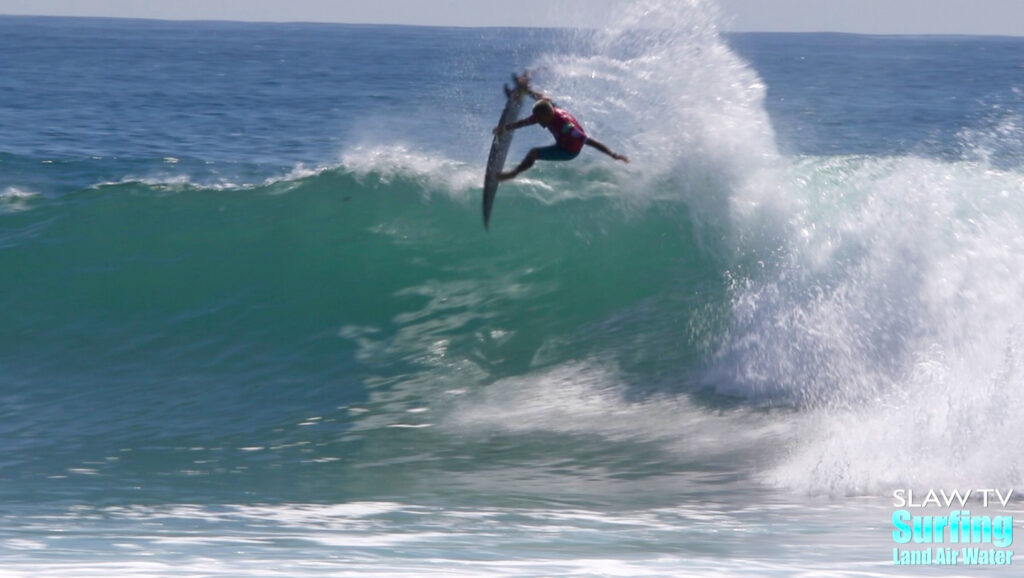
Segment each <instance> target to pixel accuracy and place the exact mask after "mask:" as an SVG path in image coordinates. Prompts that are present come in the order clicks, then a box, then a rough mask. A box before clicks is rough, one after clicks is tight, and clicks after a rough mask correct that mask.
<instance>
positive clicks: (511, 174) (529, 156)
mask: <svg viewBox="0 0 1024 578" xmlns="http://www.w3.org/2000/svg"><path fill="white" fill-rule="evenodd" d="M538 150H539V149H530V152H528V153H526V158H524V159H523V162H521V163H519V166H518V167H516V168H514V169H512V170H511V171H508V172H505V173H498V180H499V181H507V180H509V179H514V178H516V176H517V175H519V173H521V172H523V171H526V170H529V169H530V167H532V166H533V163H535V162H537V151H538Z"/></svg>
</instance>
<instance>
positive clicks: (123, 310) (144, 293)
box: [0, 2, 1024, 496]
mask: <svg viewBox="0 0 1024 578" xmlns="http://www.w3.org/2000/svg"><path fill="white" fill-rule="evenodd" d="M707 6H708V5H707V3H702V2H690V3H676V2H636V3H631V4H629V5H628V6H625V7H617V8H616V11H617V12H616V14H615V16H614V18H615V19H616V21H617V22H620V23H621V24H620V25H615V26H608V27H605V28H604V29H602V30H601V31H600V32H596V33H592V32H586V33H585V32H580V33H579V43H578V45H577V51H576V52H574V53H570V54H568V55H567V54H558V55H549V56H544V57H541V58H540V59H539V61H538V62H537V63H536V65H537V66H536V67H535V68H537V69H538V74H537V82H538V83H542V84H543V85H544V86H545V87H546V88H548V89H549V90H550V92H551V93H552V95H553V96H554V97H555V98H556V100H558V101H559V102H563V103H565V104H566V105H567V106H568V107H569V108H571V109H573V110H574V112H575V111H579V113H578V114H577V116H578V117H579V118H580V119H581V120H582V121H583V123H584V124H585V125H586V126H587V127H588V129H589V130H590V131H591V132H592V133H593V134H594V135H596V136H598V137H599V138H601V139H602V140H604V141H605V142H607V143H608V144H609V145H611V146H612V147H613V148H622V149H624V150H628V151H630V152H631V156H632V157H633V160H634V162H633V164H632V165H630V166H629V167H628V168H625V169H621V170H620V168H619V167H617V166H616V167H611V168H610V167H609V165H608V164H607V163H604V162H602V159H600V158H593V157H591V158H587V159H582V160H580V161H577V162H575V163H571V164H569V165H545V166H541V167H538V168H536V169H534V171H532V172H531V173H529V174H528V178H526V179H523V180H517V181H516V182H513V183H509V184H505V185H503V186H502V189H501V192H500V193H499V196H498V200H497V204H496V208H495V213H494V219H493V221H492V227H491V231H490V232H489V233H488V232H485V231H484V230H483V227H482V223H481V215H480V204H479V197H478V194H477V191H478V188H477V187H478V186H479V184H480V182H481V181H482V175H481V173H480V169H479V167H476V166H475V165H473V164H471V163H467V162H464V161H459V160H453V159H450V158H446V157H441V156H438V155H435V154H431V153H429V152H424V151H423V150H421V149H417V148H412V147H408V146H406V147H403V146H400V145H388V146H374V145H373V144H369V143H362V144H361V145H359V146H351V147H349V148H347V149H345V150H344V151H343V152H342V154H341V155H340V157H339V160H338V161H337V162H336V163H334V164H327V165H322V166H315V167H308V166H305V165H298V166H295V167H292V168H291V169H287V170H283V171H282V170H278V172H276V173H274V174H271V175H267V174H265V172H266V171H265V168H263V167H261V168H260V169H261V170H259V171H255V170H254V171H246V170H237V171H232V174H231V175H229V176H224V175H219V176H218V175H215V174H213V173H211V172H195V170H194V169H195V168H196V167H198V166H200V164H201V162H200V161H195V162H193V161H194V159H193V160H187V159H186V160H184V161H182V160H179V159H173V162H172V161H171V160H168V159H160V160H159V161H158V163H159V166H160V170H159V171H155V170H153V171H151V172H148V173H147V172H145V171H143V172H138V170H139V167H136V166H129V167H124V166H122V165H120V164H110V165H104V166H103V167H102V170H95V171H92V172H89V174H90V175H91V178H92V179H93V180H92V181H90V182H89V183H88V185H85V184H83V185H82V186H79V187H77V188H76V189H75V190H74V191H73V192H65V191H62V190H57V192H56V193H54V194H36V195H26V194H23V193H22V192H19V191H23V189H15V188H9V189H4V191H5V192H3V193H2V194H0V219H2V221H0V223H2V229H0V248H2V251H0V268H2V269H3V270H5V271H15V272H16V273H17V274H16V275H10V276H5V277H4V281H2V282H0V306H2V307H3V308H4V310H5V311H8V312H11V315H10V317H9V319H8V321H7V327H8V331H7V332H6V333H5V334H4V335H3V337H2V341H0V350H3V351H4V352H5V353H4V356H5V361H6V363H7V365H8V367H9V374H8V377H7V378H6V379H7V382H8V383H9V384H11V388H10V389H11V390H12V391H13V392H14V393H12V396H13V398H17V399H21V400H30V401H32V403H38V405H40V406H46V404H45V403H43V402H44V401H45V402H52V400H53V399H60V397H61V395H62V394H63V392H64V390H62V389H61V388H62V387H66V388H70V389H72V390H73V393H74V395H73V396H71V397H72V398H73V399H75V400H76V401H77V402H78V403H77V405H76V407H73V408H67V407H66V408H64V409H65V410H66V412H67V416H66V419H67V421H68V422H69V423H73V424H75V428H73V429H74V431H77V432H79V436H78V437H79V439H80V441H78V442H77V443H79V444H85V445H86V446H87V445H88V444H89V443H95V444H104V443H109V442H108V441H106V440H107V439H108V438H112V439H116V440H131V439H136V440H138V439H143V440H144V441H145V443H148V444H154V443H156V442H154V441H153V440H157V441H159V442H160V443H161V444H164V445H165V446H168V447H175V448H179V447H185V448H187V447H189V444H192V445H195V446H197V447H200V448H206V450H203V452H201V453H203V454H204V455H206V454H208V453H214V454H215V453H216V452H214V451H213V450H212V449H210V448H214V447H221V446H223V447H230V448H235V449H237V452H236V455H234V457H232V458H231V459H223V460H222V462H223V461H226V462H229V463H230V464H231V465H238V464H244V467H251V468H257V467H259V463H260V461H259V459H260V458H259V456H261V455H267V454H271V455H273V456H276V458H277V459H271V458H266V460H267V461H268V462H276V463H278V464H280V463H282V462H284V463H306V462H304V461H303V460H310V459H312V460H328V461H330V460H342V458H340V457H338V456H339V455H345V456H348V455H354V456H355V457H346V458H344V459H345V460H362V462H361V463H360V467H364V466H366V465H367V464H371V465H374V466H380V467H387V466H388V465H391V464H394V463H396V459H398V458H397V457H396V456H398V455H399V454H400V455H401V456H402V458H401V459H403V460H404V459H406V457H408V456H412V457H408V460H409V461H410V462H417V461H418V462H421V463H427V462H431V463H432V462H433V461H435V460H438V461H442V462H443V463H444V465H443V466H437V471H438V472H442V473H438V475H439V476H440V475H443V472H444V471H445V468H446V467H447V466H451V467H452V468H453V469H456V470H457V469H458V464H459V463H461V462H459V460H460V459H461V458H460V457H458V456H456V457H452V455H454V454H458V453H459V449H460V448H465V447H466V445H467V444H469V445H471V444H473V443H476V441H475V440H476V439H477V438H479V437H481V436H483V437H486V436H498V437H500V436H503V435H512V436H518V437H517V441H519V442H522V444H521V445H523V446H528V447H527V448H526V449H522V450H521V451H523V452H525V453H526V454H530V455H531V456H534V455H538V456H539V455H540V454H544V455H545V456H547V452H548V450H549V449H550V448H549V445H548V444H549V438H550V436H568V437H570V438H572V439H574V440H577V441H579V440H581V439H582V440H584V441H583V442H581V444H583V447H584V450H585V451H584V450H581V451H583V453H584V454H585V456H584V457H583V458H580V459H584V460H586V459H589V460H590V461H589V462H587V464H586V465H587V466H590V467H593V468H594V469H599V467H600V466H599V465H598V464H603V463H613V464H617V465H618V466H621V469H624V470H630V469H633V470H634V472H641V473H645V474H650V475H652V476H653V475H657V471H656V470H659V469H664V468H670V469H671V468H694V469H701V468H707V469H715V468H719V470H718V471H725V470H728V469H729V468H736V469H745V468H749V469H754V470H756V472H755V473H754V474H752V475H751V477H752V478H755V479H757V480H758V481H761V482H766V483H770V484H777V485H781V486H783V487H787V488H796V489H799V490H801V491H806V492H809V493H839V494H844V493H849V494H858V493H872V492H877V491H879V490H880V489H885V488H887V487H888V486H889V485H892V484H926V483H934V484H952V485H955V484H967V483H981V484H987V485H988V486H991V485H992V484H1004V485H1013V484H1016V483H1018V482H1020V481H1021V476H1022V469H1024V463H1022V457H1021V455H1020V453H1019V451H1018V450H1016V449H1014V448H1013V447H1011V446H1010V445H1008V444H1005V443H1002V442H1003V441H1004V440H1006V439H1014V438H1015V437H1020V434H1021V433H1024V432H1022V431H1021V426H1020V425H1019V424H1020V423H1024V420H1022V418H1024V403H1022V402H1021V401H1020V400H1021V399H1024V396H1022V395H1021V393H1022V392H1021V391H1020V388H1021V383H1024V381H1022V380H1021V376H1020V375H1019V374H1020V371H1021V370H1020V368H1021V366H1022V362H1024V359H1022V358H1021V354H1020V345H1021V341H1020V328H1021V327H1022V326H1024V325H1022V324H1024V317H1022V316H1021V314H1020V313H1018V308H1016V307H1015V305H1016V301H1017V300H1018V299H1019V296H1020V295H1021V294H1022V293H1024V274H1022V273H1021V271H1024V262H1022V257H1021V255H1024V246H1022V243H1024V241H1022V239H1024V206H1022V203H1021V200H1020V198H1019V192H1020V191H1021V190H1024V175H1022V174H1021V172H1020V170H1019V168H1017V167H1016V165H1014V164H1013V163H1012V162H1009V161H1007V159H1012V158H1015V157H1014V153H1013V151H1014V150H1018V149H1016V148H1014V147H1015V145H1014V143H1013V142H1012V139H1010V138H1003V137H1001V136H1000V134H999V133H991V134H988V133H985V134H984V135H982V134H980V133H973V132H970V131H965V132H964V136H965V139H969V140H970V141H971V142H973V143H979V144H978V146H979V147H980V148H979V151H981V152H979V154H978V155H976V156H974V157H971V158H969V159H964V160H943V159H933V158H925V157H916V156H898V157H871V156H817V157H810V156H809V157H798V158H787V157H785V156H783V155H781V154H780V153H779V152H778V150H777V149H776V147H775V143H774V134H773V130H772V127H771V123H770V122H769V119H768V115H767V113H766V112H765V109H764V103H763V100H764V91H765V87H764V86H763V83H762V82H761V81H760V79H759V78H758V76H757V74H756V73H755V72H754V71H753V70H752V69H750V67H749V66H747V65H746V64H745V63H744V62H743V61H742V60H740V59H739V58H738V57H736V56H735V54H734V53H732V52H731V51H730V50H729V49H728V47H727V46H726V45H725V44H724V43H723V42H722V40H721V39H720V37H719V34H718V31H717V27H716V24H715V17H714V16H713V15H712V16H708V12H707V11H706V10H704V9H705V8H707ZM648 22H656V23H659V27H655V28H649V31H648V32H647V33H645V34H646V35H643V34H640V33H637V32H636V30H637V29H638V28H643V25H644V24H645V23H648ZM665 23H668V24H669V26H664V24H665ZM651 30H653V31H651ZM1008 122H1009V121H1008ZM1007 126H1009V125H1007ZM1007 130H1009V129H1007ZM1009 134H1011V136H1013V135H1014V134H1016V133H1014V132H1013V131H1012V130H1009ZM986 135H987V136H986ZM1014 138H1015V137H1014ZM520 140H521V141H522V142H520V143H519V144H518V145H517V146H520V147H523V146H526V145H527V142H528V141H526V140H523V139H520ZM983 151H995V153H993V154H992V155H990V156H985V155H984V154H982V152H983ZM515 154H518V153H516V152H515V151H514V152H513V155H515ZM996 158H998V162H997V160H993V159H996ZM105 162H108V161H104V160H98V161H97V163H100V164H102V163H105ZM86 164H88V163H86ZM152 166H153V164H152V163H150V164H149V165H145V167H149V168H152ZM67 170H73V171H74V179H73V180H74V181H75V182H82V180H83V178H82V177H81V172H82V168H81V165H80V164H79V165H75V166H74V167H72V168H69V169H67ZM190 171H192V172H190ZM87 172H88V171H87ZM138 174H147V175H149V176H145V177H139V176H125V175H138ZM194 175H199V176H194ZM96 183H99V184H96ZM89 185H91V186H89ZM27 188H28V189H30V190H33V191H35V190H41V191H46V190H47V189H46V188H45V187H27ZM111 368H114V369H113V370H112V369H111ZM55 383H61V384H69V385H62V386H56V385H54V384H55ZM139 383H143V384H150V385H152V384H159V385H160V387H154V388H153V389H155V390H156V391H152V390H148V389H147V390H146V391H141V390H140V388H139V387H138V384H139ZM97 384H101V385H102V387H97ZM47 388H48V389H47ZM19 396H20V397H19ZM39 400H43V401H39ZM25 403H26V404H27V405H29V406H32V403H28V402H25ZM311 406H316V407H318V408H319V407H323V408H326V409H324V410H323V411H319V410H318V411H317V412H316V415H310V414H311V413H313V412H311V410H310V407H311ZM97 408H102V411H97ZM226 408H230V412H228V410H227V409H226ZM226 414H230V415H243V416H245V417H241V418H232V419H227V420H226V419H225V418H224V416H225V415H226ZM46 418H47V416H46V415H39V416H35V417H29V418H24V419H31V420H39V421H38V422H32V423H30V424H29V425H26V426H24V427H26V428H28V429H32V428H37V429H39V428H42V427H43V426H42V425H40V424H42V423H43V422H44V421H46ZM313 418H316V419H313ZM153 424H156V425H153ZM68 428H69V430H68V431H67V432H64V433H69V432H70V431H71V426H68ZM82 431H86V432H91V433H89V434H88V435H82V434H81V432H82ZM409 431H416V432H417V435H418V436H419V437H416V438H415V439H410V438H409V437H406V436H405V435H404V434H406V433H408V432H409ZM196 432H199V433H196ZM735 432H740V433H735ZM57 433H61V432H57ZM538 434H539V435H538ZM48 435H49V434H48ZM446 436H447V437H446ZM42 437H45V436H42ZM197 438H199V439H198V441H197ZM368 439H370V440H372V443H371V442H369V441H367V440H368ZM182 440H184V441H182ZM225 440H227V441H225ZM892 440H899V442H898V443H893V442H892ZM40 443H42V442H40ZM123 443H125V444H126V445H130V444H129V443H128V442H127V441H125V442H123ZM176 444H177V445H176ZM303 444H306V445H308V446H310V447H313V448H316V449H313V450H310V451H311V452H313V455H312V456H309V455H305V454H303V453H302V452H303V451H305V449H303V448H305V447H306V445H303ZM358 444H363V445H360V446H359V450H358V451H353V450H351V448H352V447H353V445H358ZM156 445H160V444H156ZM643 445H653V446H656V447H657V448H658V449H659V450H660V451H661V452H662V453H660V454H658V457H656V458H651V457H650V456H649V455H647V454H644V453H643V452H642V451H637V450H638V446H643ZM595 446H596V447H595ZM82 447H83V446H74V445H70V446H69V447H68V448H67V449H66V451H68V452H74V451H76V450H82ZM160 447H164V446H160ZM470 449H473V448H470ZM531 450H533V451H535V454H531V453H530V452H531ZM97 451H100V450H97ZM175 451H177V450H175ZM86 453H88V452H86ZM179 453H182V454H184V453H187V452H186V450H181V451H180V452H179ZM467 453H470V454H472V453H473V452H471V451H468V450H467ZM218 455H219V454H218ZM417 456H418V457H417ZM636 456H640V457H636ZM764 456H768V457H764ZM446 459H447V460H448V461H444V460H446ZM498 459H499V461H500V459H501V458H498ZM531 459H532V457H531ZM289 460H291V461H289ZM214 461H216V460H214ZM556 461H557V460H556ZM403 463H405V462H403ZM531 463H539V464H544V463H548V462H546V461H544V460H542V459H540V458H539V457H538V458H537V459H536V461H535V462H531ZM695 464H696V465H695ZM709 464H712V465H709ZM735 464H740V466H739V467H737V466H736V465H735ZM950 464H960V465H961V466H962V467H960V468H957V469H953V468H951V467H950ZM139 467H140V468H142V467H143V466H139ZM154 467H155V466H154ZM218 467H219V466H218ZM424 467H426V466H424ZM189 468H190V469H189V471H193V470H195V469H196V467H195V466H189ZM265 468H266V469H265V470H263V471H269V470H271V469H272V467H271V466H265ZM79 469H81V468H79ZM371 469H372V468H371ZM556 469H557V468H556ZM317 472H319V470H317ZM296 475H301V474H296ZM482 475H486V474H482ZM352 476H353V478H359V476H357V475H355V474H352ZM364 476H368V474H366V475H364ZM378 478H379V477H378ZM715 480H716V481H721V479H720V478H715ZM329 481H330V480H328V481H326V482H320V481H316V480H315V477H314V476H312V475H311V476H310V477H308V478H302V482H303V484H306V486H305V487H315V488H321V485H318V484H328V483H329ZM491 482H493V480H490V481H489V482H488V483H491ZM362 483H363V484H364V485H366V486H370V485H372V484H373V483H374V482H373V481H370V480H368V478H365V477H364V479H362ZM298 485H300V486H301V485H302V484H298ZM321 489H322V488H321ZM324 491H325V492H327V494H325V495H328V496H332V495H333V494H330V490H324Z"/></svg>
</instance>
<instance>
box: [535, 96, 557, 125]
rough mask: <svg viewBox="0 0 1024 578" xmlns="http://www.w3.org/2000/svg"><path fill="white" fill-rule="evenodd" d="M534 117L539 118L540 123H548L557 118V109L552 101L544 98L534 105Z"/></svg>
mask: <svg viewBox="0 0 1024 578" xmlns="http://www.w3.org/2000/svg"><path fill="white" fill-rule="evenodd" d="M533 116H535V117H537V120H539V121H540V122H547V121H549V120H551V119H553V118H555V107H554V105H553V104H551V101H550V100H548V99H546V98H542V99H540V100H538V101H537V102H536V103H534V105H533Z"/></svg>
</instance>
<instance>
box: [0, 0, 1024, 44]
mask: <svg viewBox="0 0 1024 578" xmlns="http://www.w3.org/2000/svg"><path fill="white" fill-rule="evenodd" d="M622 1H624V0H547V1H545V0H516V1H514V2H509V1H507V0H502V1H499V0H247V1H245V2H240V1H238V0H173V1H171V2H147V1H143V0H0V14H45V15H64V16H116V17H126V18H161V19H175V20H191V19H202V20H263V21H304V22H376V23H393V24H429V25H448V26H545V25H554V26H560V25H566V24H570V25H583V26H593V25H596V24H598V23H599V21H598V20H597V17H598V15H600V14H602V13H604V12H606V11H607V7H608V6H609V5H611V4H612V3H614V2H622ZM678 1H680V2H685V1H689V0H678ZM718 4H719V6H720V7H721V11H722V12H723V14H724V16H725V18H724V22H723V24H724V26H723V27H724V28H725V29H727V30H768V31H797V32H807V31H839V32H860V33H868V34H1002V35H1013V36H1022V35H1024V0H719V2H718ZM549 5H555V6H557V10H556V12H557V14H558V17H557V18H546V17H545V15H544V13H545V7H547V6H549ZM567 14H568V15H569V21H568V22H566V21H565V18H566V15H567Z"/></svg>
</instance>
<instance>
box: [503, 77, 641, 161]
mask: <svg viewBox="0 0 1024 578" xmlns="http://www.w3.org/2000/svg"><path fill="white" fill-rule="evenodd" d="M530 95H531V96H533V97H534V98H539V100H537V102H536V103H535V104H534V105H533V114H531V115H530V116H528V117H526V118H524V119H522V120H518V121H516V122H513V123H511V124H506V125H504V126H497V127H495V128H494V134H498V133H500V132H503V131H507V130H516V129H517V128H522V127H524V126H530V125H533V124H539V125H541V126H542V127H544V128H546V129H548V130H549V131H551V134H552V136H554V137H555V144H553V145H550V146H546V147H537V148H534V149H530V152H529V153H527V154H526V158H524V159H523V162H521V163H519V166H518V167H516V168H514V169H512V170H511V171H506V172H503V173H499V174H498V180H499V181H507V180H509V179H514V178H516V176H517V175H519V174H520V173H522V172H523V171H526V170H528V169H529V168H530V167H532V166H533V163H535V162H536V161H538V160H541V161H571V160H572V159H574V158H576V157H577V156H579V154H580V151H582V150H583V147H584V145H587V146H592V147H594V148H596V149H597V150H599V151H601V152H603V153H604V154H606V155H608V156H610V157H612V158H613V159H615V160H617V161H622V162H624V163H628V162H629V158H628V157H626V156H625V155H620V154H618V153H615V152H612V151H611V149H609V148H608V147H606V146H605V145H604V144H603V143H602V142H600V141H598V140H597V139H595V138H592V137H589V136H587V133H586V131H584V130H583V125H581V124H580V122H579V121H578V120H576V117H574V116H573V115H572V114H570V113H569V111H567V110H565V109H561V108H558V107H556V106H555V105H554V104H553V103H552V102H551V101H550V100H548V99H546V98H542V95H539V94H537V93H535V92H533V91H532V90H531V91H530Z"/></svg>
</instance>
